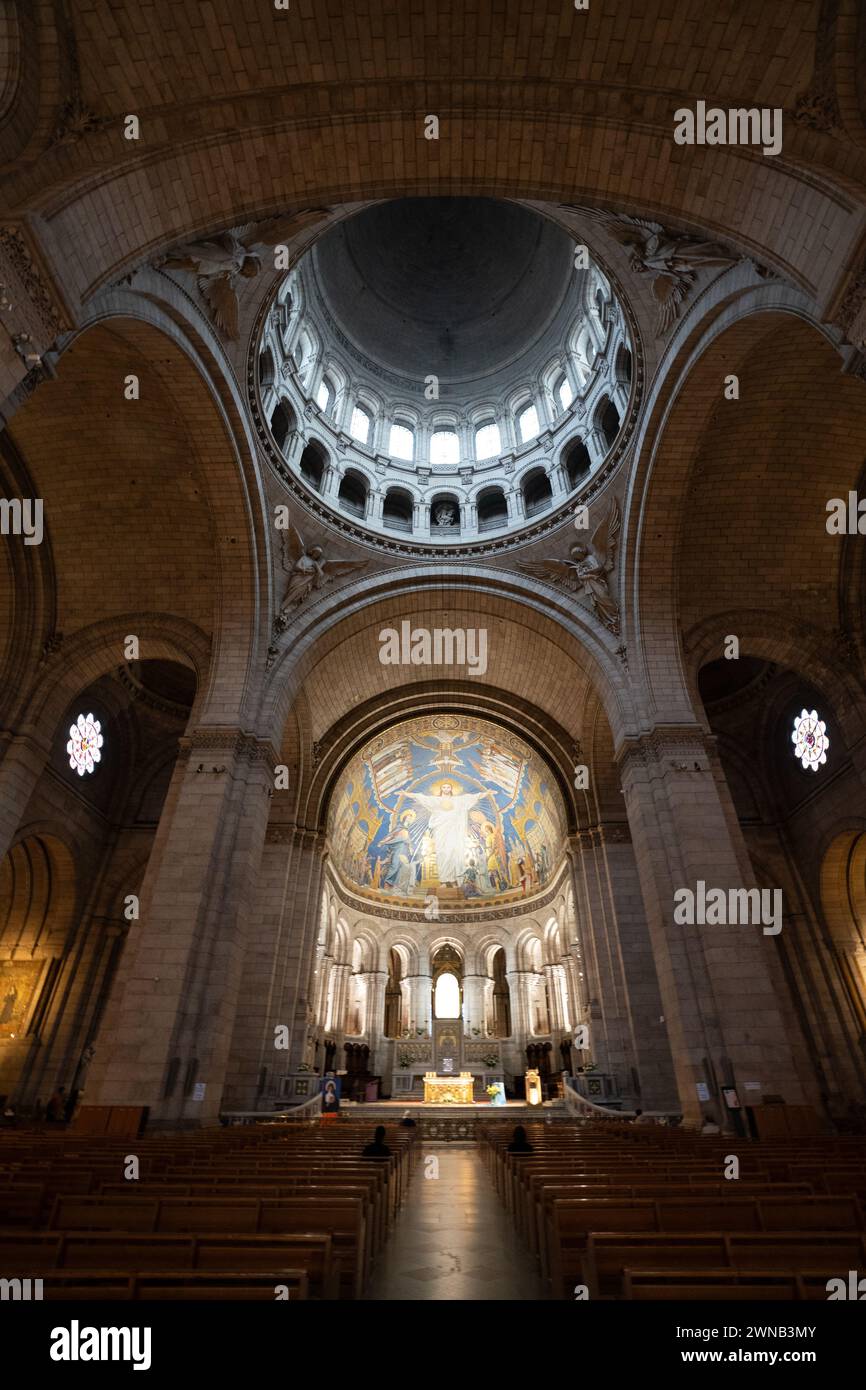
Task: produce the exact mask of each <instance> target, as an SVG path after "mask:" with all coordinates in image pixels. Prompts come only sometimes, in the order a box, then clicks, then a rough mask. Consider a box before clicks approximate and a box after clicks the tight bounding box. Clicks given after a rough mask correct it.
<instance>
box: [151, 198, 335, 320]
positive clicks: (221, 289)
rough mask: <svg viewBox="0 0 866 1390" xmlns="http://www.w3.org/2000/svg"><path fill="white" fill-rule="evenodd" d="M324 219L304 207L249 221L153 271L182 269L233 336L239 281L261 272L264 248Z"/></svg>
mask: <svg viewBox="0 0 866 1390" xmlns="http://www.w3.org/2000/svg"><path fill="white" fill-rule="evenodd" d="M328 215H329V210H328V208H308V209H307V210H306V211H304V212H294V213H291V214H290V215H289V216H287V217H272V218H270V219H269V221H267V222H259V223H253V222H249V223H247V224H246V225H245V226H243V227H235V228H233V229H232V230H231V231H227V232H221V233H220V234H219V235H218V236H215V237H210V238H208V239H207V240H204V241H189V242H185V243H184V244H183V245H181V246H176V247H175V248H174V250H173V251H170V252H169V253H168V255H167V256H161V257H160V259H159V260H157V261H154V265H155V266H156V268H157V270H187V271H189V272H190V274H192V275H195V277H196V283H197V284H198V288H199V293H200V295H201V296H202V299H203V300H204V301H205V303H206V304H207V306H208V308H209V309H210V311H211V314H212V315H213V321H214V323H215V325H216V327H217V328H218V329H219V331H220V332H221V333H223V334H224V335H225V337H226V338H230V339H233V338H237V336H238V293H237V287H238V284H239V282H240V281H241V280H251V279H253V278H254V277H255V276H256V275H258V273H259V271H260V270H261V268H262V260H263V256H262V254H261V252H262V250H263V248H264V247H272V246H281V245H283V244H284V243H285V242H287V241H288V240H289V238H290V237H293V236H295V235H296V233H297V232H299V231H300V230H301V228H302V227H310V226H313V225H314V224H315V223H316V222H321V221H322V220H323V218H325V217H327V216H328Z"/></svg>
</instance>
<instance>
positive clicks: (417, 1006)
mask: <svg viewBox="0 0 866 1390" xmlns="http://www.w3.org/2000/svg"><path fill="white" fill-rule="evenodd" d="M406 984H407V985H408V986H409V1028H410V1030H411V1032H412V1033H413V1034H414V1032H415V1029H416V1028H424V1029H425V1030H426V1031H427V1032H429V1031H430V1022H431V1017H432V1004H431V999H430V990H431V988H432V981H431V976H430V975H429V973H428V974H426V975H423V974H419V975H407V976H406Z"/></svg>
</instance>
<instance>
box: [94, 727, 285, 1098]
mask: <svg viewBox="0 0 866 1390" xmlns="http://www.w3.org/2000/svg"><path fill="white" fill-rule="evenodd" d="M277 760H278V759H277V757H276V754H275V752H274V749H273V748H272V746H271V745H270V744H269V743H266V742H264V741H262V740H259V739H257V738H254V737H252V736H250V735H249V734H246V733H244V732H242V731H241V730H239V729H236V728H209V729H200V730H198V731H197V732H196V733H195V734H193V735H192V736H190V737H187V738H184V739H182V740H181V748H180V753H179V755H178V760H177V764H176V767H175V771H174V775H173V777H172V780H171V784H170V786H169V791H168V795H167V797H166V800H165V805H164V808H163V812H162V816H161V819H160V823H159V827H158V829H157V833H156V836H155V839H154V845H153V850H152V852H151V856H150V860H149V863H148V866H147V870H146V872H145V876H144V881H143V884H142V888H141V894H140V898H141V916H140V919H139V920H138V921H137V922H133V923H132V925H131V927H130V931H129V937H128V939H127V943H126V947H125V949H124V953H123V957H122V960H121V963H120V968H119V970H118V974H117V979H116V981H115V985H114V988H113V990H112V994H111V999H110V1001H109V1005H108V1008H107V1010H106V1015H105V1018H104V1020H103V1023H102V1027H101V1028H100V1031H99V1035H98V1038H97V1043H96V1056H95V1059H94V1062H93V1065H92V1068H91V1073H90V1076H89V1078H88V1102H89V1103H90V1104H94V1105H148V1106H150V1113H151V1123H153V1122H154V1121H156V1122H157V1123H162V1124H164V1125H168V1126H178V1125H180V1126H195V1125H199V1124H213V1123H214V1122H215V1121H216V1119H217V1115H218V1112H219V1109H220V1102H221V1099H222V1094H223V1086H224V1082H225V1075H226V1068H227V1064H228V1055H229V1045H230V1041H231V1036H232V1030H233V1028H234V1024H235V1015H236V1013H237V1009H238V1002H239V990H240V983H241V972H242V968H243V962H244V956H245V951H246V945H247V922H248V917H249V906H250V902H251V900H252V896H253V887H254V883H255V878H256V872H257V870H258V866H259V862H260V859H261V853H262V846H263V844H264V838H265V828H266V824H267V817H268V807H269V805H270V801H269V798H268V796H267V792H268V790H269V789H270V787H271V786H272V785H273V768H274V765H275V763H276V762H277ZM197 1084H199V1085H200V1084H204V1086H205V1087H206V1090H205V1093H204V1096H203V1097H202V1098H200V1099H196V1098H195V1089H194V1088H195V1086H196V1085H197Z"/></svg>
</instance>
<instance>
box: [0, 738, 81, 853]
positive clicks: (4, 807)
mask: <svg viewBox="0 0 866 1390" xmlns="http://www.w3.org/2000/svg"><path fill="white" fill-rule="evenodd" d="M66 737H67V738H68V737H69V734H68V732H67V734H66ZM51 747H52V740H51V739H46V738H45V737H44V736H43V735H41V734H37V732H36V731H35V730H27V731H25V732H21V733H17V734H13V733H9V732H4V733H3V734H0V754H2V762H0V859H2V858H3V857H4V855H6V854H8V852H9V846H10V845H11V844H12V841H13V839H14V838H15V834H16V831H17V830H18V827H19V825H20V824H21V821H22V820H23V818H24V812H25V811H26V809H27V804H28V802H29V801H30V798H31V796H32V795H33V793H34V791H35V790H36V784H37V783H38V781H39V778H40V777H41V776H42V773H43V771H44V769H45V765H46V763H47V762H48V759H49V757H50V756H51Z"/></svg>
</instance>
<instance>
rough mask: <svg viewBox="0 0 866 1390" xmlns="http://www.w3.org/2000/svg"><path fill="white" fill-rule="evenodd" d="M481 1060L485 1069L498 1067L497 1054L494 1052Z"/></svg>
mask: <svg viewBox="0 0 866 1390" xmlns="http://www.w3.org/2000/svg"><path fill="white" fill-rule="evenodd" d="M481 1060H482V1062H483V1063H484V1065H485V1067H498V1066H499V1054H498V1053H496V1052H488V1054H487V1056H486V1057H482V1058H481Z"/></svg>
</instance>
